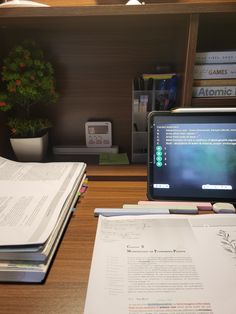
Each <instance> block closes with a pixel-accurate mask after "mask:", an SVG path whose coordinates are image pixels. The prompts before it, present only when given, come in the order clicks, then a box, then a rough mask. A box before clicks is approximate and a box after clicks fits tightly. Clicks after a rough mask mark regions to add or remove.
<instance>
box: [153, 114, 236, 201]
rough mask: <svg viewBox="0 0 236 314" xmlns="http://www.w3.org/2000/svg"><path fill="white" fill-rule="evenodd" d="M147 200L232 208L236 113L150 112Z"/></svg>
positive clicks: (235, 194)
mask: <svg viewBox="0 0 236 314" xmlns="http://www.w3.org/2000/svg"><path fill="white" fill-rule="evenodd" d="M148 141H149V143H148V189H147V190H148V193H147V194H148V199H149V200H175V201H178V200H179V201H188V200H189V201H193V200H194V201H209V202H212V203H213V202H219V201H223V202H230V203H236V191H235V189H236V112H234V111H233V110H232V112H230V111H227V112H215V111H211V110H210V111H207V110H206V111H203V112H202V111H198V110H196V111H195V110H193V111H191V110H190V111H185V110H183V111H181V110H180V111H173V112H161V111H158V112H151V113H150V114H149V116H148Z"/></svg>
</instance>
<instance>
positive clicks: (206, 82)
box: [193, 79, 236, 86]
mask: <svg viewBox="0 0 236 314" xmlns="http://www.w3.org/2000/svg"><path fill="white" fill-rule="evenodd" d="M193 85H194V86H236V79H218V80H211V79H209V80H194V81H193Z"/></svg>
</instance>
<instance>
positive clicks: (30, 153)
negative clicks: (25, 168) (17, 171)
mask: <svg viewBox="0 0 236 314" xmlns="http://www.w3.org/2000/svg"><path fill="white" fill-rule="evenodd" d="M10 141H11V145H12V148H13V151H14V153H15V155H16V158H17V160H18V161H42V160H43V159H44V157H45V154H46V151H47V146H48V133H46V134H45V135H43V136H42V137H35V138H11V139H10Z"/></svg>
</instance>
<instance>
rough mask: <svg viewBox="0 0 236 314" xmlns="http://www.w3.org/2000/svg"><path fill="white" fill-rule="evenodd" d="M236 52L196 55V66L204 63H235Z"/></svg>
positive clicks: (201, 53) (211, 52)
mask: <svg viewBox="0 0 236 314" xmlns="http://www.w3.org/2000/svg"><path fill="white" fill-rule="evenodd" d="M235 62H236V51H235V50H232V51H228V50H227V51H206V52H197V53H196V59H195V63H196V64H204V63H235Z"/></svg>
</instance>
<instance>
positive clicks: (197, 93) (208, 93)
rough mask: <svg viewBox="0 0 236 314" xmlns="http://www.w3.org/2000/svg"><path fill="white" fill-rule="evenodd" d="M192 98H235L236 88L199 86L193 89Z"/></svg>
mask: <svg viewBox="0 0 236 314" xmlns="http://www.w3.org/2000/svg"><path fill="white" fill-rule="evenodd" d="M192 96H193V97H203V98H208V97H215V98H219V97H236V86H199V87H193V94H192Z"/></svg>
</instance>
